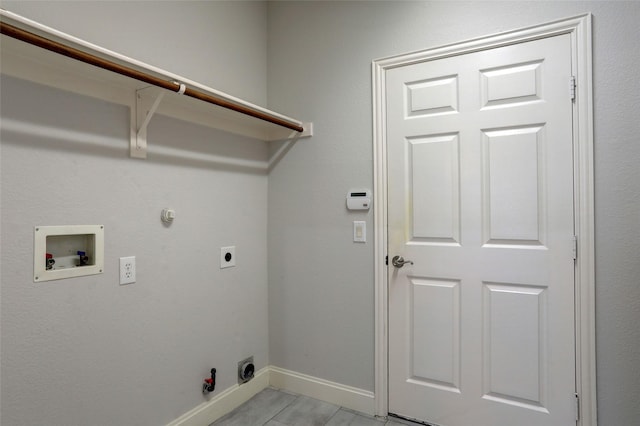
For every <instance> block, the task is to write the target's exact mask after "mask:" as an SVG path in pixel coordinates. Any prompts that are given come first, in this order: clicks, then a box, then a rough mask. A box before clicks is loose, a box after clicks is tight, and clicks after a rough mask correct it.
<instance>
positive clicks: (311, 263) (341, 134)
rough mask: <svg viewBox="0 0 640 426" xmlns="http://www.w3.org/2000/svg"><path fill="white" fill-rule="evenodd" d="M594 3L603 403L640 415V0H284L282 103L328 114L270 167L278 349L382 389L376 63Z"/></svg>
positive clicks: (316, 116) (617, 420)
mask: <svg viewBox="0 0 640 426" xmlns="http://www.w3.org/2000/svg"><path fill="white" fill-rule="evenodd" d="M585 12H592V13H593V14H594V28H593V29H594V81H595V83H594V85H595V87H594V93H595V101H594V104H595V105H594V107H595V138H596V139H595V155H596V159H595V168H596V188H595V190H596V250H597V253H596V279H597V283H596V285H597V295H596V297H597V339H598V340H597V356H598V377H597V379H598V409H599V415H600V423H599V424H601V425H603V426H628V425H631V424H635V423H637V420H638V419H639V418H640V405H638V395H639V394H640V370H639V369H638V368H637V360H638V359H639V358H640V329H639V328H638V327H637V323H638V319H640V282H639V279H638V277H639V276H640V259H639V255H638V253H639V252H640V243H639V241H640V226H639V223H640V188H639V182H640V167H638V164H639V163H640V144H638V136H637V135H638V134H639V133H640V125H639V122H640V120H638V114H637V111H638V109H639V107H640V105H639V101H638V96H637V95H638V93H640V82H639V80H638V78H637V76H638V74H639V68H640V50H639V49H638V46H637V41H638V40H639V39H640V31H639V30H638V28H639V27H638V20H639V19H640V2H577V1H575V2H574V1H571V2H539V1H531V2H270V3H269V10H268V13H269V21H268V22H269V28H268V32H269V50H268V58H269V69H268V93H269V107H270V108H272V109H275V110H277V111H281V112H283V113H285V114H286V113H288V114H295V116H297V117H301V118H304V119H308V120H312V121H313V122H314V132H315V135H314V137H313V139H312V140H310V141H301V142H298V143H297V144H296V145H295V146H294V147H293V148H292V149H291V150H290V151H289V153H288V154H287V155H286V156H285V157H284V159H283V160H282V161H281V162H280V163H279V164H278V166H277V167H276V168H275V169H274V170H273V171H272V172H271V174H270V177H269V227H268V229H269V230H268V232H269V250H268V253H269V301H270V303H269V315H270V328H269V330H270V341H269V342H270V350H269V352H270V361H271V363H272V364H273V365H276V366H278V367H282V368H286V369H290V370H294V371H298V372H301V373H306V374H311V375H313V376H318V377H322V378H325V379H328V380H333V381H336V382H340V383H344V384H347V385H351V386H356V387H359V388H364V389H368V390H372V389H373V371H374V367H373V326H374V324H373V318H374V311H373V297H374V296H373V294H374V293H373V278H372V270H373V244H372V241H371V234H369V242H368V243H367V244H366V245H362V244H357V243H352V242H351V222H352V221H353V220H362V219H366V220H367V225H368V228H369V231H371V230H372V215H371V213H368V214H363V213H349V212H348V211H347V210H346V209H345V206H344V199H345V195H346V192H347V190H348V189H349V188H351V187H360V186H364V187H369V188H371V187H372V186H373V178H372V174H373V165H372V118H371V116H372V113H371V109H372V97H371V72H370V64H371V61H372V60H374V59H377V58H381V57H385V56H389V55H394V54H399V53H405V52H409V51H415V50H421V49H426V48H429V47H435V46H438V45H443V44H447V43H454V42H457V41H461V40H465V39H469V38H473V37H479V36H483V35H488V34H492V33H496V32H500V31H504V30H509V29H515V28H520V27H524V26H530V25H535V24H539V23H543V22H548V21H552V20H556V19H560V18H565V17H569V16H574V15H578V14H582V13H585Z"/></svg>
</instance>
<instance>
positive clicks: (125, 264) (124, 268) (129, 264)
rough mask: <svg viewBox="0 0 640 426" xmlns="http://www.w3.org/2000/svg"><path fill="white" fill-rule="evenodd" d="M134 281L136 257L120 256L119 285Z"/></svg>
mask: <svg viewBox="0 0 640 426" xmlns="http://www.w3.org/2000/svg"><path fill="white" fill-rule="evenodd" d="M135 282H136V257H135V256H129V257H121V258H120V285H122V284H132V283H135Z"/></svg>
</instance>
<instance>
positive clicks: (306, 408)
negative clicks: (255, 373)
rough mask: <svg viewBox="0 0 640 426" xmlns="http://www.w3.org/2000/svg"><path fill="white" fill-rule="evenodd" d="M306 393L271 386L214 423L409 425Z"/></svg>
mask: <svg viewBox="0 0 640 426" xmlns="http://www.w3.org/2000/svg"><path fill="white" fill-rule="evenodd" d="M408 424H414V425H415V423H408V422H407V423H404V422H402V423H400V421H399V420H388V421H386V422H385V421H384V420H380V419H376V418H375V417H371V416H368V415H366V414H361V413H356V412H354V411H351V410H347V409H345V408H341V407H338V406H337V405H333V404H329V403H327V402H323V401H319V400H317V399H313V398H309V397H307V396H303V395H295V394H292V393H288V392H284V391H280V390H277V389H272V388H267V389H265V390H263V391H262V392H260V393H258V394H257V395H256V396H254V397H253V398H251V399H250V400H249V401H247V402H246V403H245V404H243V405H241V406H240V407H238V408H236V409H235V410H233V411H232V412H230V413H229V414H227V415H226V416H224V417H222V418H220V419H219V420H218V421H216V422H215V423H213V424H211V425H210V426H406V425H408Z"/></svg>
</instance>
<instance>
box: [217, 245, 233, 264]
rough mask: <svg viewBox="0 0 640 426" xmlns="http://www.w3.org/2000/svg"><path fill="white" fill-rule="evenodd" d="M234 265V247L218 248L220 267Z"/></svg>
mask: <svg viewBox="0 0 640 426" xmlns="http://www.w3.org/2000/svg"><path fill="white" fill-rule="evenodd" d="M232 266H236V247H235V246H231V247H221V248H220V269H224V268H230V267H232Z"/></svg>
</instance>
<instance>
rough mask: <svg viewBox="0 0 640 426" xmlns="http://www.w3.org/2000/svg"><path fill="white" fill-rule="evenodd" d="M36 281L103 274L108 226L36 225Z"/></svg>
mask: <svg viewBox="0 0 640 426" xmlns="http://www.w3.org/2000/svg"><path fill="white" fill-rule="evenodd" d="M33 235H34V251H33V281H34V282H40V281H50V280H60V279H63V278H72V277H81V276H85V275H95V274H101V273H102V271H103V270H104V226H103V225H67V226H36V227H35V228H34V231H33Z"/></svg>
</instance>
